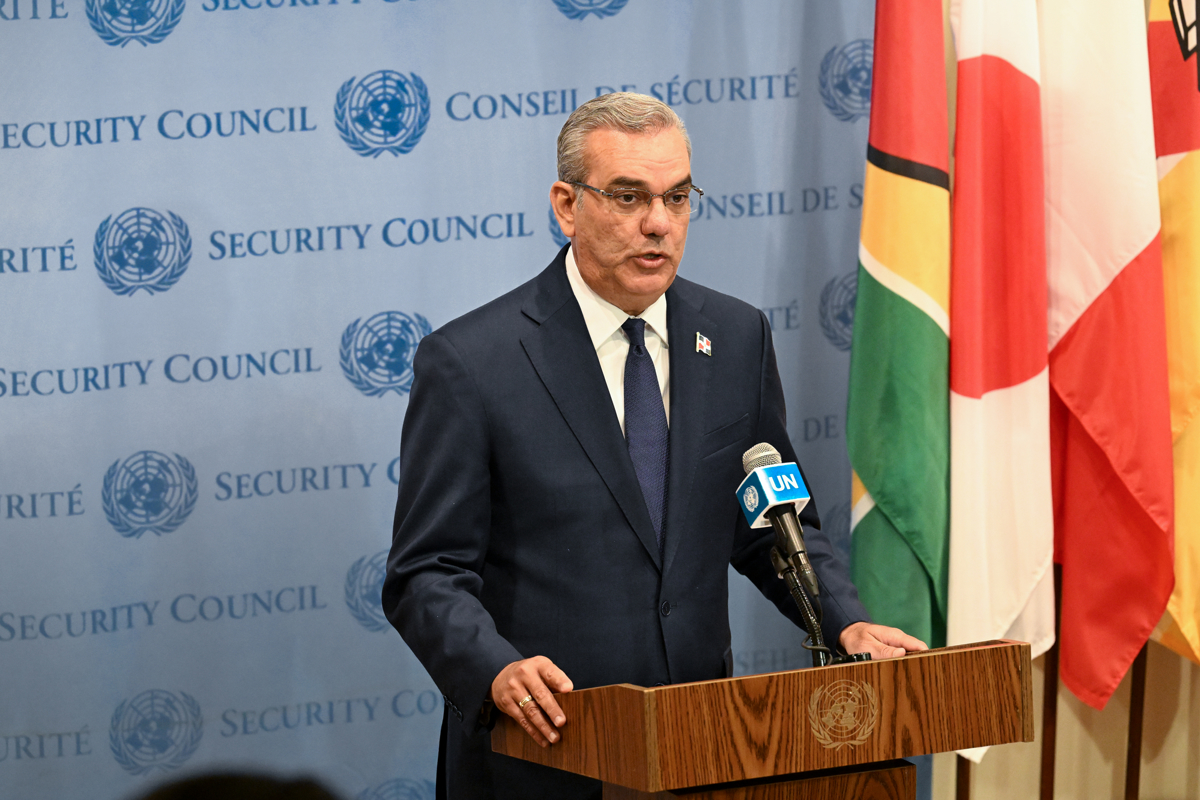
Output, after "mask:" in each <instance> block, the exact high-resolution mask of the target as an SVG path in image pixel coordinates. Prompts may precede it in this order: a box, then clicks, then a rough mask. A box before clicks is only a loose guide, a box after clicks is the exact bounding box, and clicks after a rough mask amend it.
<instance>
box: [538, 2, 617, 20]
mask: <svg viewBox="0 0 1200 800" xmlns="http://www.w3.org/2000/svg"><path fill="white" fill-rule="evenodd" d="M628 2H629V0H554V5H555V6H557V7H558V10H559V11H561V12H562V13H563V16H565V17H566V18H567V19H583V18H584V17H586V16H587V15H588V14H595V15H596V16H597V17H611V16H613V15H614V14H616V13H617V12H618V11H620V10H621V9H622V8H624V7H625V4H626V3H628Z"/></svg>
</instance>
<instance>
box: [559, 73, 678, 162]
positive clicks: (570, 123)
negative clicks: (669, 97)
mask: <svg viewBox="0 0 1200 800" xmlns="http://www.w3.org/2000/svg"><path fill="white" fill-rule="evenodd" d="M668 128H675V129H676V130H678V131H679V132H680V133H681V134H683V141H684V143H686V144H687V152H688V158H691V157H692V140H691V139H690V138H689V137H688V134H687V128H685V127H684V125H683V120H681V119H680V118H679V115H678V114H676V113H675V112H674V111H673V110H671V107H670V106H668V105H667V104H666V103H664V102H662V101H661V100H656V99H654V98H653V97H650V96H649V95H645V94H635V93H634V92H613V93H612V94H605V95H601V96H600V97H596V98H594V99H592V100H589V101H587V102H586V103H584V104H583V105H581V106H580V107H579V108H577V109H575V110H574V111H572V112H571V116H569V117H567V121H566V123H565V124H564V125H563V126H562V130H561V131H559V133H558V179H559V180H560V181H565V182H567V183H571V182H573V181H579V182H583V181H584V180H585V179H586V178H587V174H588V166H587V164H586V163H585V159H584V149H585V148H584V143H585V141H586V140H587V136H588V134H589V133H591V132H592V131H595V130H601V129H605V130H613V131H624V132H626V133H658V132H659V131H662V130H666V129H668Z"/></svg>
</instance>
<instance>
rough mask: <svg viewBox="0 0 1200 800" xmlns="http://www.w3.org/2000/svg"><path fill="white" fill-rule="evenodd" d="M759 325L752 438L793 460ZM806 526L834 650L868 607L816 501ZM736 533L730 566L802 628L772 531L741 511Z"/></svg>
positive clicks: (825, 630)
mask: <svg viewBox="0 0 1200 800" xmlns="http://www.w3.org/2000/svg"><path fill="white" fill-rule="evenodd" d="M759 318H760V325H761V329H762V343H763V344H762V361H761V373H760V374H761V378H760V381H761V386H760V390H759V399H760V406H759V414H758V431H757V434H756V441H759V442H770V443H771V444H773V445H775V448H776V449H777V450H779V454H780V455H781V456H783V460H784V461H785V462H786V461H795V462H796V464H797V465H798V466H799V465H800V461H799V459H798V458H796V451H795V450H794V449H793V448H792V442H791V439H790V438H789V437H788V433H787V411H786V408H785V405H784V399H783V384H782V383H781V381H780V379H779V368H778V366H777V365H776V363H775V346H774V344H773V342H772V340H771V327H770V324H769V323H768V322H767V320H766V317H764V316H762V314H761V312H760V314H759ZM800 472H801V475H804V482H805V483H806V484H807V485H808V486H809V488H810V491H811V488H812V481H810V480H809V479H808V476H807V475H805V474H804V467H803V466H800ZM800 522H801V524H802V525H803V526H804V543H805V546H806V548H807V549H808V554H809V558H810V559H811V561H812V565H813V571H814V572H816V574H817V579H818V581H819V583H820V587H821V597H820V600H821V609H822V619H821V632H822V634H823V635H824V636H825V643H826V644H827V645H828V646H829V647H830V648H834V647H836V646H837V643H838V637H839V636H841V633H842V630H843V629H844V628H845V627H846V626H847V625H850V624H851V623H853V622H859V621H869V620H870V617H869V616H868V615H867V611H866V609H865V608H864V607H863V605H862V603H861V602H859V599H858V590H857V589H855V588H854V584H853V583H852V582H851V580H850V569H849V566H848V565H847V564H846V562H845V560H843V559H842V558H841V556H840V555H839V554H838V552H837V550H836V549H835V548H834V546H833V543H832V542H831V541H830V540H829V537H828V536H826V535H825V533H824V532H822V531H821V530H820V525H821V521H820V519H819V517H818V515H817V506H816V499H815V498H814V499H813V500H811V501H809V503H808V505H806V506H805V507H804V510H803V511H801V513H800ZM737 524H738V533H737V537H736V544H735V549H734V554H733V558H732V559H731V561H730V563H732V564H733V566H734V568H735V569H736V570H737V571H738V572H740V573H742V574H743V575H745V576H746V577H747V578H749V579H750V580H751V581H752V582H753V583H754V585H755V586H757V587H758V589H759V591H761V592H762V593H763V595H764V596H766V598H767V599H768V600H770V601H771V602H773V603H774V604H775V606H776V607H777V608H779V610H780V611H782V612H783V614H784V615H785V616H787V617H788V619H790V620H792V621H793V622H794V623H796V625H798V626H800V627H801V628H803V627H804V621H803V619H802V618H801V616H800V612H799V611H798V610H797V609H796V605H795V603H794V602H793V601H792V598H791V595H790V594H788V591H787V586H786V585H785V584H784V582H783V581H781V580H779V578H778V577H777V576H776V575H775V570H774V568H773V567H772V566H771V558H770V550H771V546H772V545H773V544H774V543H775V534H774V532H773V531H772V530H771V529H761V528H760V529H751V528H750V526H749V525H748V524H747V523H746V520H745V518H744V517H742V516H741V514H739V515H738V523H737Z"/></svg>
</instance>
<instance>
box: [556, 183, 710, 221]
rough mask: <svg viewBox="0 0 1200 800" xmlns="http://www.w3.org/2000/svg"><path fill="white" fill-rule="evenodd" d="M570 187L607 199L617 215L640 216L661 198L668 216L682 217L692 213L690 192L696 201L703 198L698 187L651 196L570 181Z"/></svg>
mask: <svg viewBox="0 0 1200 800" xmlns="http://www.w3.org/2000/svg"><path fill="white" fill-rule="evenodd" d="M571 185H572V186H581V187H583V188H584V189H591V190H592V191H593V192H595V193H596V194H599V195H603V196H604V197H607V198H608V201H609V205H610V206H611V207H612V209H613V210H614V211H616V212H617V213H618V214H626V215H630V214H640V213H642V212H643V211H645V210H646V209H648V208H649V207H650V204H651V203H653V202H654V198H656V197H661V198H662V201H663V208H665V209H666V210H667V213H668V214H677V215H679V216H683V215H686V214H690V213H692V192H695V193H696V199H697V200H699V199H700V198H701V197H704V190H703V189H701V188H700V187H699V186H692V185H691V184H684V185H683V186H676V187H675V188H674V189H668V190H667V191H665V192H663V193H662V194H653V193H652V192H648V191H646V190H645V189H613V190H612V191H611V192H606V191H604V190H603V189H597V188H596V187H595V186H588V185H587V184H586V183H580V182H579V181H571Z"/></svg>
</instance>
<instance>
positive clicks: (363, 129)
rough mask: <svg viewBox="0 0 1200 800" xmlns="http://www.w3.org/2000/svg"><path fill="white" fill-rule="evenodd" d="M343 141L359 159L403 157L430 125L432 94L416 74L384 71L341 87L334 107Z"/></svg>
mask: <svg viewBox="0 0 1200 800" xmlns="http://www.w3.org/2000/svg"><path fill="white" fill-rule="evenodd" d="M333 114H334V120H335V122H336V124H337V130H338V133H339V134H341V137H342V141H344V142H345V143H346V144H348V145H349V146H350V149H351V150H353V151H354V152H356V153H358V154H359V155H360V156H371V157H376V156H378V155H379V154H380V153H391V154H392V155H397V156H398V155H400V154H402V153H407V152H409V151H410V150H412V149H413V148H414V147H416V146H417V142H419V141H421V137H422V136H424V135H425V128H426V127H427V126H428V125H429V90H428V89H426V88H425V82H424V81H422V80H421V78H420V77H419V76H418V75H417V74H416V73H415V72H414V73H412V74H411V75H409V76H407V77H406V76H405V75H404V73H402V72H394V71H393V70H390V69H381V70H379V71H378V72H372V73H371V74H370V75H368V76H366V77H365V78H363V79H362V80H361V81H356V80H355V79H354V78H351V79H350V80H348V81H346V82H345V83H343V84H342V88H341V89H339V90H338V94H337V102H336V103H334V106H333Z"/></svg>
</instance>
